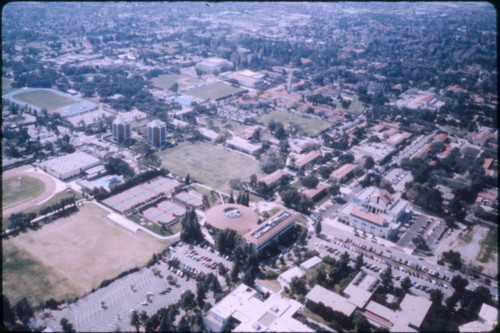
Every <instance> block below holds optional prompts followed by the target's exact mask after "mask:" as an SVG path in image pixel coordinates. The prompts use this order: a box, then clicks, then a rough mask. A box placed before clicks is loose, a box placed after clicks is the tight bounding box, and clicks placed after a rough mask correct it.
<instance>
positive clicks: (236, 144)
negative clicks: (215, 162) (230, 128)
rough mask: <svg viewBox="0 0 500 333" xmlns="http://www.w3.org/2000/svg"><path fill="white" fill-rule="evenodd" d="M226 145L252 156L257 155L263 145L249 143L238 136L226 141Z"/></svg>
mask: <svg viewBox="0 0 500 333" xmlns="http://www.w3.org/2000/svg"><path fill="white" fill-rule="evenodd" d="M226 145H227V146H228V147H230V148H233V149H236V150H239V151H242V152H244V153H247V154H250V155H257V154H258V153H259V152H260V150H261V149H262V145H254V144H253V143H250V142H249V141H247V140H245V139H242V138H240V137H237V136H233V137H232V138H230V139H227V140H226Z"/></svg>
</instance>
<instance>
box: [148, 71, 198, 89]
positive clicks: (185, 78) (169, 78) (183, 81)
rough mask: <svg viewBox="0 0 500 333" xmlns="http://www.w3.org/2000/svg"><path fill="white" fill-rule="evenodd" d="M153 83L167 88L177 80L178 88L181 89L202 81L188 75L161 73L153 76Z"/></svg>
mask: <svg viewBox="0 0 500 333" xmlns="http://www.w3.org/2000/svg"><path fill="white" fill-rule="evenodd" d="M152 81H153V85H154V86H155V87H158V88H161V89H163V90H168V89H170V87H172V86H173V85H174V83H176V82H177V84H178V85H179V88H181V89H183V88H186V87H189V86H191V85H193V84H196V83H201V82H203V81H202V80H200V79H198V78H196V77H194V76H189V75H177V74H163V75H160V76H158V77H155V78H153V80H152Z"/></svg>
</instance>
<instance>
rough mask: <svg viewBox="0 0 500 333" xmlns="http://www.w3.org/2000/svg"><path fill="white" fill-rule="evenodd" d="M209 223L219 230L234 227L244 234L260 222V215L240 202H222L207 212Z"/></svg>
mask: <svg viewBox="0 0 500 333" xmlns="http://www.w3.org/2000/svg"><path fill="white" fill-rule="evenodd" d="M205 216H206V219H207V223H209V224H210V225H211V226H212V227H214V228H217V229H219V230H224V229H226V228H227V229H232V230H234V231H236V232H237V233H238V234H239V235H241V236H243V235H244V234H246V233H247V232H249V231H250V230H252V229H254V228H255V227H256V226H257V225H258V223H259V216H258V215H257V213H255V212H254V211H253V210H252V209H251V208H249V207H247V206H243V205H238V204H222V205H218V206H214V207H212V208H210V209H209V210H208V211H207V212H206V213H205Z"/></svg>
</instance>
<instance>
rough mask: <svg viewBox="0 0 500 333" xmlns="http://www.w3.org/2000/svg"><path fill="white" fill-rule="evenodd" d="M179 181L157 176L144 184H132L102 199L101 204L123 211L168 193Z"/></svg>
mask: <svg viewBox="0 0 500 333" xmlns="http://www.w3.org/2000/svg"><path fill="white" fill-rule="evenodd" d="M179 185H180V183H179V182H178V181H176V180H175V179H170V178H166V177H157V178H155V179H152V180H150V181H147V182H146V183H144V184H140V185H137V186H134V187H132V188H130V189H128V190H126V191H123V192H121V193H118V194H115V195H113V196H111V197H109V198H107V199H105V200H103V201H102V203H103V204H105V205H106V206H109V207H111V208H113V209H114V210H116V211H117V212H120V213H124V212H126V211H127V210H129V209H130V208H132V207H133V206H136V205H138V204H140V203H143V202H146V201H148V200H150V199H151V198H153V197H155V196H157V195H158V194H160V193H170V192H172V190H174V189H175V188H176V187H177V186H179Z"/></svg>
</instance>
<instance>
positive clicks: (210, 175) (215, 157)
mask: <svg viewBox="0 0 500 333" xmlns="http://www.w3.org/2000/svg"><path fill="white" fill-rule="evenodd" d="M159 156H160V158H161V160H162V167H164V168H166V169H168V170H170V171H171V172H173V173H175V174H177V175H178V176H181V177H185V176H186V175H187V174H188V173H189V175H190V176H191V179H195V180H196V181H198V182H200V183H203V184H205V185H208V186H210V187H212V188H215V189H219V190H221V191H224V192H229V191H230V187H229V181H230V180H231V179H235V178H239V179H241V180H242V181H248V180H249V179H250V176H251V175H252V174H256V175H257V178H259V177H262V176H263V175H264V174H263V173H262V172H261V171H260V169H259V163H258V161H256V160H254V159H253V158H251V157H249V156H246V155H243V154H240V153H238V152H235V151H231V150H225V149H224V148H222V147H219V146H215V145H212V144H209V143H205V142H197V143H189V142H183V143H181V144H179V145H178V146H176V147H174V148H171V149H166V150H164V151H162V152H160V153H159Z"/></svg>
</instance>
